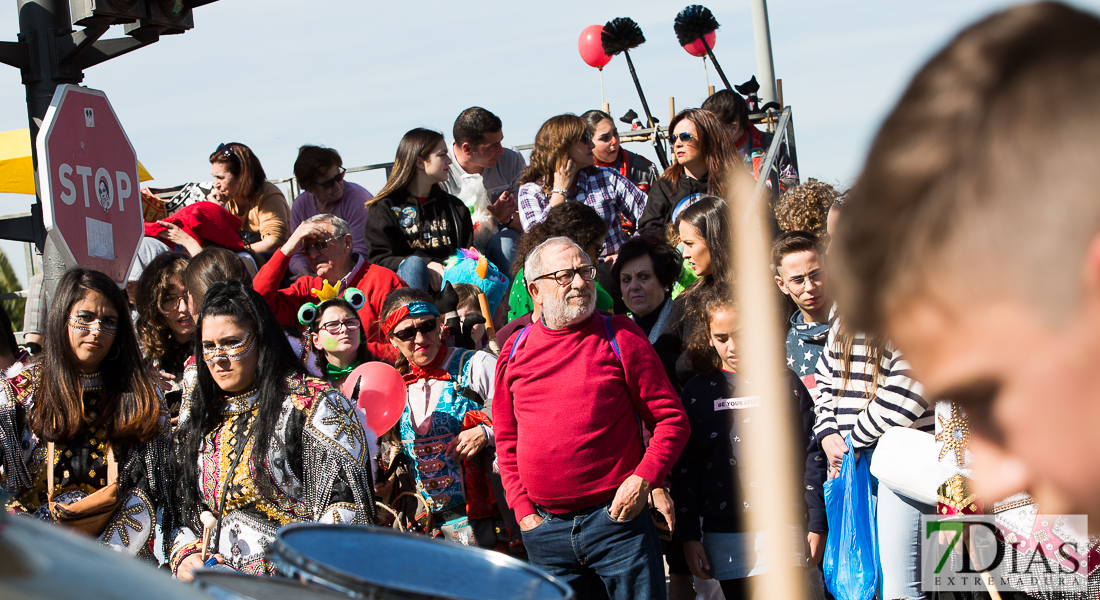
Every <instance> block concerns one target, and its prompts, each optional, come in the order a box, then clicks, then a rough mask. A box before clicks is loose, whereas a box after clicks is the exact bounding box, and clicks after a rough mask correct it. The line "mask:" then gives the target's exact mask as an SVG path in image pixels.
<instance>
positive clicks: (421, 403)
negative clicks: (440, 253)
mask: <svg viewBox="0 0 1100 600" xmlns="http://www.w3.org/2000/svg"><path fill="white" fill-rule="evenodd" d="M441 325H442V322H441V321H440V316H439V311H438V310H436V308H435V306H434V305H433V304H432V298H431V296H429V295H428V294H426V293H424V292H422V291H420V290H416V289H412V288H408V289H402V290H398V291H396V292H394V293H392V294H390V296H389V297H388V298H386V302H385V304H383V305H382V330H383V331H384V332H385V334H386V336H387V337H388V338H389V340H390V343H391V344H393V346H394V347H395V348H397V350H398V351H399V352H400V354H401V356H400V357H399V358H398V359H397V365H396V366H397V370H398V371H399V372H400V373H401V374H402V375H403V376H404V378H405V383H406V385H407V386H408V393H407V396H406V403H405V410H404V412H403V413H402V414H401V418H400V420H398V422H397V425H395V426H394V429H393V430H392V434H391V438H390V439H396V440H399V444H400V447H401V451H402V452H403V453H404V455H405V456H406V457H407V458H408V460H409V461H410V467H411V468H410V471H412V474H413V476H414V478H415V484H416V489H417V490H418V491H417V492H416V493H417V494H419V495H420V496H421V499H422V501H423V502H424V503H426V504H427V507H428V510H429V511H430V512H431V513H432V519H431V521H432V523H433V526H432V527H431V531H430V533H433V534H439V535H443V536H445V537H447V539H450V540H452V541H456V542H459V543H462V544H465V545H468V546H480V547H483V548H492V547H494V546H495V545H496V543H497V533H496V531H495V529H496V524H497V523H496V521H498V519H499V518H494V517H495V516H497V515H498V513H497V512H496V511H495V510H493V508H492V500H493V498H492V491H491V488H490V487H487V486H488V476H489V472H490V471H491V468H492V463H491V460H487V457H488V455H489V453H486V452H483V451H484V450H485V449H486V448H487V447H488V446H492V445H494V442H493V425H492V421H491V420H490V415H492V399H493V376H494V373H495V371H496V357H494V356H493V355H492V354H489V353H488V352H475V351H473V350H466V349H463V348H449V347H447V346H445V345H444V344H443V341H442V339H441V337H440V326H441ZM390 448H391V449H392V448H393V445H390ZM391 452H392V450H391ZM387 455H388V453H387V451H386V450H383V456H387Z"/></svg>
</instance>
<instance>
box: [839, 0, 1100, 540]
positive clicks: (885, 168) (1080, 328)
mask: <svg viewBox="0 0 1100 600" xmlns="http://www.w3.org/2000/svg"><path fill="white" fill-rule="evenodd" d="M1055 115H1057V117H1054V116H1055ZM1098 139H1100V19H1097V18H1096V16H1094V15H1091V14H1088V13H1085V12H1082V11H1079V10H1076V9H1073V8H1070V7H1068V6H1066V5H1063V4H1055V3H1042V4H1030V5H1024V6H1017V7H1014V8H1011V9H1008V10H1005V11H1003V12H1000V13H997V14H994V15H992V16H990V17H988V18H986V19H984V20H982V21H980V22H978V23H976V24H974V25H973V26H971V27H969V28H967V29H966V30H964V31H963V32H962V33H960V34H959V35H958V37H956V38H955V39H954V40H952V41H951V42H950V43H949V44H948V45H947V47H946V48H944V49H943V50H942V51H940V52H939V53H938V54H937V55H936V56H935V57H933V58H932V59H931V60H930V61H929V62H928V64H926V65H925V66H924V67H923V68H922V69H921V71H920V72H919V73H918V74H917V75H916V77H915V78H914V79H913V81H912V82H911V83H910V85H909V88H908V89H907V90H906V92H905V94H904V95H903V96H902V98H901V100H900V101H899V102H898V105H897V106H896V107H895V108H894V110H893V112H892V113H891V114H890V115H889V117H888V118H887V119H886V121H885V122H884V123H883V126H882V129H881V130H880V131H879V133H878V136H877V137H876V139H875V142H874V145H873V146H872V148H871V150H870V153H869V158H868V160H867V164H866V166H865V168H864V171H863V173H862V175H861V176H860V178H859V180H858V182H857V184H856V186H855V187H854V188H853V189H852V191H851V194H850V197H849V199H848V200H847V201H846V203H845V206H844V214H843V216H842V217H841V218H840V221H839V223H838V226H837V239H836V241H835V243H834V245H833V247H832V250H831V252H833V253H835V255H836V260H835V262H833V263H831V264H832V265H833V268H834V269H835V271H834V272H835V274H836V276H837V282H838V283H839V286H838V289H837V290H836V293H837V299H838V302H839V306H840V309H841V311H842V314H843V315H844V317H845V318H846V319H848V320H849V323H850V325H851V326H852V327H854V328H856V329H859V330H864V331H875V332H880V333H885V334H887V335H888V336H889V337H890V338H892V339H893V340H894V342H895V343H896V344H897V345H898V347H899V348H900V349H901V350H903V351H904V352H905V353H906V357H907V358H908V359H909V361H910V363H911V364H912V367H913V370H914V374H915V376H916V378H917V379H919V380H920V381H921V382H922V383H923V384H924V385H925V389H926V396H927V397H928V398H929V399H949V400H953V401H955V402H957V403H958V404H959V405H960V406H961V407H962V408H964V409H965V410H966V411H967V412H968V413H969V415H970V419H971V427H972V435H973V437H972V440H973V441H972V445H971V448H972V450H973V451H974V457H975V459H974V466H975V470H976V475H977V479H978V483H979V490H980V493H981V494H982V495H983V497H984V499H985V500H986V501H987V502H993V501H997V500H1000V499H1002V498H1003V497H1005V496H1007V495H1009V494H1012V493H1015V492H1017V491H1021V490H1025V491H1029V492H1031V493H1032V494H1033V495H1034V496H1035V497H1036V499H1037V500H1038V501H1039V504H1040V505H1041V506H1042V510H1043V512H1045V513H1047V514H1059V513H1060V514H1067V513H1069V514H1082V513H1084V514H1088V515H1089V516H1090V517H1093V518H1092V519H1090V525H1092V528H1094V529H1095V528H1096V526H1097V525H1096V524H1100V461H1096V460H1095V459H1094V458H1093V457H1094V456H1096V455H1097V453H1100V436H1097V435H1096V434H1095V431H1096V428H1097V425H1098V424H1100V387H1097V386H1096V385H1095V374H1096V373H1097V372H1098V370H1100V335H1098V334H1100V192H1098V188H1097V187H1096V185H1095V182H1094V181H1093V180H1092V175H1091V174H1092V173H1093V171H1094V169H1095V167H1096V165H1098V164H1100V143H1098V142H1097V140H1098Z"/></svg>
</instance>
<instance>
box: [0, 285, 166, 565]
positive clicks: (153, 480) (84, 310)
mask: <svg viewBox="0 0 1100 600" xmlns="http://www.w3.org/2000/svg"><path fill="white" fill-rule="evenodd" d="M47 372H48V373H49V376H44V374H45V373H47ZM3 375H4V377H3V378H2V379H0V464H2V465H3V472H2V475H0V485H2V486H3V488H4V490H6V491H7V492H9V493H11V495H12V498H13V499H12V501H11V502H10V503H9V504H8V506H7V508H8V510H9V511H12V512H27V513H33V514H34V515H35V516H37V517H39V518H41V519H43V520H46V521H50V522H55V523H60V524H65V525H69V526H71V527H73V528H75V529H79V530H80V531H83V532H84V533H87V534H90V535H92V536H93V537H97V538H98V540H99V541H100V543H103V544H106V545H109V546H111V547H113V548H114V549H115V550H117V551H119V552H120V553H122V554H125V555H128V556H136V557H139V558H141V559H145V560H150V561H155V558H154V556H153V551H152V544H151V543H150V541H151V540H150V536H151V535H152V531H153V529H154V528H155V527H156V525H157V521H156V514H157V509H158V508H161V507H163V508H165V509H166V510H165V513H170V512H171V506H170V504H171V501H172V495H171V490H170V486H171V454H170V448H171V447H170V443H169V440H170V438H169V425H168V419H167V411H166V408H165V406H164V400H163V398H162V397H161V396H160V394H159V392H158V390H157V388H156V386H154V385H153V383H152V381H151V380H150V378H149V375H148V373H147V372H146V370H145V368H144V367H143V365H142V359H141V353H140V350H139V348H138V342H137V338H136V336H135V334H134V327H133V324H132V323H131V321H130V311H129V309H128V308H127V306H126V301H125V299H124V298H123V296H122V293H121V292H120V291H119V289H118V286H116V285H115V284H114V282H112V281H111V280H110V278H108V277H107V276H106V275H104V274H102V273H100V272H98V271H92V270H90V269H82V268H74V269H70V270H69V271H68V272H66V273H65V275H64V276H62V278H61V281H60V282H59V283H58V285H57V290H56V291H55V292H54V302H53V306H52V307H51V310H50V312H49V316H48V317H47V321H46V337H45V348H44V358H43V359H42V361H41V362H38V363H35V364H34V365H31V366H29V367H27V368H23V367H22V366H21V365H19V364H16V365H15V366H14V367H12V369H9V371H8V372H7V373H4V374H3ZM93 495H95V497H94V498H91V496H93ZM89 504H91V505H93V506H94V507H95V512H96V513H98V514H110V515H111V516H110V518H109V520H104V519H102V518H99V519H97V518H95V517H94V516H93V517H91V518H87V516H88V508H89ZM74 513H75V514H76V515H77V516H79V515H83V516H84V517H85V518H84V519H81V518H74Z"/></svg>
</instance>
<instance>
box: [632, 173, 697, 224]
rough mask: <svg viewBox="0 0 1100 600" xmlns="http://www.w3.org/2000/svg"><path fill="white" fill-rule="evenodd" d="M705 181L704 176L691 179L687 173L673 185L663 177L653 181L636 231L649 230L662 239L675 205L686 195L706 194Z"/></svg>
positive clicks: (670, 221)
mask: <svg viewBox="0 0 1100 600" xmlns="http://www.w3.org/2000/svg"><path fill="white" fill-rule="evenodd" d="M707 181H708V178H707V177H706V176H704V177H703V178H702V179H692V178H691V177H688V176H687V175H681V176H680V182H679V183H678V184H677V185H676V186H675V187H673V185H672V183H671V182H669V180H667V179H665V178H663V177H662V178H660V179H658V180H657V181H654V182H653V185H652V186H650V188H649V199H648V200H646V204H645V210H644V211H642V218H640V219H638V233H645V232H649V233H652V234H653V235H656V236H657V237H659V238H661V239H664V238H665V235H664V234H665V227H666V226H668V224H669V223H672V211H673V210H674V209H675V208H676V205H677V204H679V203H680V201H681V200H683V199H684V198H687V197H688V196H692V195H695V194H699V195H701V196H706V195H707Z"/></svg>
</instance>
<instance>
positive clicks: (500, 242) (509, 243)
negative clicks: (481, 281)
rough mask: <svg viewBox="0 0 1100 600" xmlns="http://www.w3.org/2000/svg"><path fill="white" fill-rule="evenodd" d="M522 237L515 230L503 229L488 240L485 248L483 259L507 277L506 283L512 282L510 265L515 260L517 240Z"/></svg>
mask: <svg viewBox="0 0 1100 600" xmlns="http://www.w3.org/2000/svg"><path fill="white" fill-rule="evenodd" d="M522 235H523V234H522V233H520V232H518V231H516V230H515V229H508V228H504V229H501V230H500V231H498V232H497V233H496V234H494V235H493V237H491V238H489V243H488V244H486V246H485V258H486V259H488V260H489V262H491V263H493V266H494V267H496V268H497V270H498V271H500V272H501V273H502V274H504V275H505V276H506V277H508V281H511V280H512V263H513V262H514V261H515V260H516V251H517V250H518V249H519V238H520V236H522Z"/></svg>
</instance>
